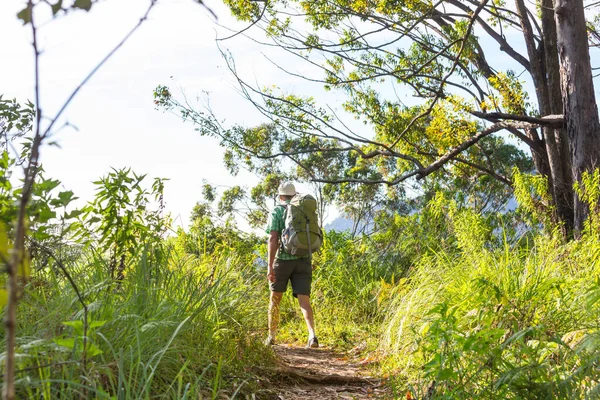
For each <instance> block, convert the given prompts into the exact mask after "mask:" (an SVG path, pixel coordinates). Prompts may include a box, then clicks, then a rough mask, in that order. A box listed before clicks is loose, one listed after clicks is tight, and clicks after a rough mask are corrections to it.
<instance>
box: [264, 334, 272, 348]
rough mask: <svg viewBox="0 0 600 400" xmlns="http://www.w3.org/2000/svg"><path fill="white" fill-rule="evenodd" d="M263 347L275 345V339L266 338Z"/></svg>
mask: <svg viewBox="0 0 600 400" xmlns="http://www.w3.org/2000/svg"><path fill="white" fill-rule="evenodd" d="M264 344H265V346H273V345H274V344H275V338H274V337H272V336H268V337H267V338H266V339H265V341H264Z"/></svg>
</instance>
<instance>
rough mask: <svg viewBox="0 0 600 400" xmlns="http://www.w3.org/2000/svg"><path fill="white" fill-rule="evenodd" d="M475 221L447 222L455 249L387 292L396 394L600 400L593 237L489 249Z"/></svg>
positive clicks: (597, 268) (599, 314) (387, 341)
mask: <svg viewBox="0 0 600 400" xmlns="http://www.w3.org/2000/svg"><path fill="white" fill-rule="evenodd" d="M481 222H482V220H481V217H479V216H477V215H474V214H472V213H470V212H464V213H462V214H461V215H456V216H454V217H453V220H452V221H449V223H451V224H453V229H454V234H455V236H456V238H457V244H458V247H457V248H455V249H448V250H446V251H437V252H431V253H430V254H429V255H427V256H423V257H422V258H421V259H419V260H418V261H417V262H416V264H415V268H414V270H413V272H412V274H411V276H410V279H408V280H404V281H402V282H401V283H400V284H398V285H396V286H394V287H393V288H391V289H390V290H391V291H393V294H392V296H391V297H392V298H393V300H392V301H391V302H390V304H389V305H388V307H387V310H386V314H387V319H386V322H385V324H384V331H383V344H382V349H384V350H385V351H386V353H387V354H388V362H387V368H388V372H390V373H391V374H392V376H394V377H395V383H396V386H397V388H399V390H400V391H402V392H404V391H406V390H408V391H410V392H412V395H413V396H415V397H419V396H428V398H436V399H437V398H439V399H443V398H446V399H472V398H490V399H524V398H529V399H533V398H536V399H542V398H556V399H563V398H597V397H598V396H599V395H600V369H599V368H598V362H599V361H600V348H599V347H598V345H599V344H600V340H599V339H600V301H599V300H600V280H599V278H598V276H600V275H599V274H600V242H599V241H598V239H597V236H595V235H587V236H585V237H584V238H582V239H581V240H579V241H576V242H572V243H568V244H563V243H561V242H560V241H559V240H558V239H556V238H553V237H551V236H538V237H537V238H536V240H535V241H534V242H533V243H528V242H526V241H524V240H523V241H518V242H516V243H509V241H508V240H505V241H504V244H503V246H501V247H498V248H491V247H490V246H488V245H487V244H488V242H486V241H482V240H481V239H480V238H481V237H482V236H483V237H485V235H481V231H480V228H481V227H482V226H483V225H482V224H481Z"/></svg>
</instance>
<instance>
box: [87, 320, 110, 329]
mask: <svg viewBox="0 0 600 400" xmlns="http://www.w3.org/2000/svg"><path fill="white" fill-rule="evenodd" d="M104 324H106V321H92V322H90V329H93V328H99V327H101V326H104Z"/></svg>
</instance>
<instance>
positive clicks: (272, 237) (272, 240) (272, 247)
mask: <svg viewBox="0 0 600 400" xmlns="http://www.w3.org/2000/svg"><path fill="white" fill-rule="evenodd" d="M267 248H268V250H269V253H268V254H269V255H268V257H269V265H268V270H267V277H268V278H269V280H270V281H271V282H275V271H274V270H273V264H274V263H275V255H276V254H277V249H278V248H279V232H277V231H271V233H270V234H269V241H268V245H267Z"/></svg>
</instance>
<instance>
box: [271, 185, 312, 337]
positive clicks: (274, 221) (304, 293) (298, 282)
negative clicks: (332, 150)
mask: <svg viewBox="0 0 600 400" xmlns="http://www.w3.org/2000/svg"><path fill="white" fill-rule="evenodd" d="M277 194H278V196H279V200H280V202H281V203H280V204H279V205H277V206H275V208H274V209H273V211H272V212H271V215H270V217H269V221H268V223H267V228H266V233H267V234H268V235H269V239H268V261H269V264H268V270H267V277H268V279H269V284H270V289H271V302H270V304H269V336H268V337H267V339H266V340H265V344H267V345H273V344H275V336H276V334H277V325H278V324H279V303H280V302H281V299H282V297H283V294H284V293H285V291H286V289H287V284H288V281H291V283H292V292H293V294H294V297H296V298H298V304H299V305H300V309H301V310H302V315H304V320H305V321H306V327H307V328H308V344H307V347H312V348H316V347H319V341H318V340H317V337H316V336H315V323H314V318H313V310H312V307H311V306H310V286H311V282H312V263H311V256H310V252H309V254H308V255H292V254H290V253H288V252H286V251H285V248H284V246H283V245H282V242H281V239H282V232H283V230H284V228H285V223H286V221H285V219H286V215H287V207H288V205H289V204H290V201H291V200H292V198H293V197H294V196H295V195H296V188H295V187H294V185H293V184H292V183H290V182H284V183H282V184H281V185H280V186H279V188H278V190H277ZM289 207H291V206H289ZM307 226H308V224H307Z"/></svg>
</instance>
